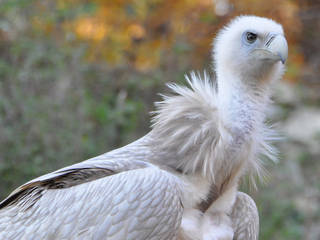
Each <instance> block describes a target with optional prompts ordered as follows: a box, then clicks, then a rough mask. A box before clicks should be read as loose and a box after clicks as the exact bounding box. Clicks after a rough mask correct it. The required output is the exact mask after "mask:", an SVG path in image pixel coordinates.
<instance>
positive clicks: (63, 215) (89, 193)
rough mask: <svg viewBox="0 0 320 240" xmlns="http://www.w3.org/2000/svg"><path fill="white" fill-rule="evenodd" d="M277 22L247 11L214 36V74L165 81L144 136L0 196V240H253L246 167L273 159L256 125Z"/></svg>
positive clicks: (280, 56) (276, 56)
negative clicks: (243, 188) (244, 186)
mask: <svg viewBox="0 0 320 240" xmlns="http://www.w3.org/2000/svg"><path fill="white" fill-rule="evenodd" d="M283 34H284V33H283V30H282V27H281V26H280V25H279V24H277V23H275V22H274V21H272V20H270V19H266V18H260V17H254V16H242V17H238V18H236V19H235V20H233V21H232V22H231V23H230V24H229V25H228V26H227V27H226V28H224V29H223V30H222V31H221V32H220V33H219V34H218V37H217V38H216V41H215V48H214V52H213V56H214V61H215V72H216V76H217V79H216V82H214V81H213V80H211V79H209V76H208V75H207V74H206V73H205V74H204V75H203V77H202V78H203V79H201V76H199V75H196V74H194V73H192V74H191V75H190V76H189V77H187V80H188V84H189V86H188V87H184V86H178V85H170V88H171V90H172V91H173V93H174V94H173V95H172V96H164V100H163V101H162V102H159V103H157V104H156V105H157V106H156V107H157V110H156V116H155V117H154V119H153V127H152V130H151V132H150V133H149V134H147V135H146V136H144V137H143V138H141V139H139V140H137V141H135V142H133V143H131V144H129V145H127V146H125V147H122V148H120V149H116V150H114V151H111V152H108V153H106V154H103V155H101V156H98V157H95V158H92V159H89V160H87V161H84V162H81V163H78V164H75V165H72V166H69V167H66V168H63V169H60V170H58V171H55V172H53V173H49V174H47V175H44V176H41V177H39V178H37V179H34V180H32V181H30V182H28V183H26V184H24V185H22V186H21V187H19V188H18V189H17V190H15V191H14V192H13V193H12V194H11V195H10V196H9V197H8V198H7V199H5V200H4V201H2V202H1V203H0V239H110V240H121V239H139V240H140V239H141V240H143V239H155V240H161V239H163V240H170V239H181V240H183V239H184V240H187V239H193V240H194V239H195V240H197V239H198V240H202V239H203V240H215V239H232V238H235V239H247V240H248V239H249V240H251V239H252V240H253V239H257V237H258V226H259V218H258V215H257V209H256V206H255V204H254V202H253V201H252V199H251V198H250V197H249V196H248V195H246V194H244V193H237V187H238V182H239V179H240V178H241V176H243V175H244V174H246V173H249V174H252V175H256V174H258V175H259V174H260V173H261V166H260V164H259V160H258V157H259V155H260V154H264V155H267V156H268V157H270V158H273V154H274V150H273V149H272V147H271V146H270V145H269V142H270V141H271V140H272V139H273V133H272V131H271V130H270V129H269V127H267V126H266V125H265V124H264V112H265V108H266V106H267V104H268V99H269V88H270V86H271V83H272V81H274V80H277V79H279V78H280V77H281V76H282V74H283V71H284V67H283V63H284V61H285V60H286V58H287V54H288V53H287V51H288V49H287V43H286V40H285V38H284V36H283Z"/></svg>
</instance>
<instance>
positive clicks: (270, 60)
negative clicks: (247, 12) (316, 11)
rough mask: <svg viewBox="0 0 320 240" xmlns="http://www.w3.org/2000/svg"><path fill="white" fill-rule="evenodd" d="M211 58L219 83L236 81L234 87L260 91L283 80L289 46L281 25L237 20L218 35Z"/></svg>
mask: <svg viewBox="0 0 320 240" xmlns="http://www.w3.org/2000/svg"><path fill="white" fill-rule="evenodd" d="M213 57H214V61H215V68H216V73H217V75H218V80H219V79H220V80H221V81H230V80H228V79H230V78H236V79H235V80H234V81H238V82H237V83H239V81H241V83H244V84H245V85H249V86H256V87H262V86H263V85H264V83H269V82H270V81H271V80H273V79H278V78H280V77H281V76H282V74H283V72H284V63H285V61H286V59H287V57H288V45H287V41H286V39H285V37H284V33H283V29H282V26H281V25H280V24H278V23H276V22H275V21H273V20H270V19H267V18H262V17H256V16H240V17H237V18H236V19H234V20H233V21H231V23H230V24H229V25H227V26H226V27H225V28H224V29H223V30H221V31H220V32H219V33H218V36H217V38H216V39H215V42H214V51H213ZM219 75H220V76H219ZM231 76H232V77H231ZM235 76H236V77H235ZM231 81H233V80H231Z"/></svg>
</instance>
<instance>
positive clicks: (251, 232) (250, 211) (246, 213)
mask: <svg viewBox="0 0 320 240" xmlns="http://www.w3.org/2000/svg"><path fill="white" fill-rule="evenodd" d="M231 220H232V225H233V229H234V240H248V239H250V240H258V236H259V214H258V209H257V206H256V204H255V202H254V201H253V199H252V198H251V197H250V196H249V195H247V194H245V193H243V192H238V193H237V198H236V202H235V204H234V206H233V210H232V213H231Z"/></svg>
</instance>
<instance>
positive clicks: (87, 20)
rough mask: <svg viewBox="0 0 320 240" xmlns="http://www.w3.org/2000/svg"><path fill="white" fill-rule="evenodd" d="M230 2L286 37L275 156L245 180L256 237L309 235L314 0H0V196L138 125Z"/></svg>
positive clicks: (196, 54) (115, 141) (318, 166)
mask: <svg viewBox="0 0 320 240" xmlns="http://www.w3.org/2000/svg"><path fill="white" fill-rule="evenodd" d="M239 14H254V15H259V16H265V17H271V18H273V19H275V20H277V21H278V22H280V23H281V24H283V26H284V29H285V32H286V36H287V39H288V42H289V61H288V63H287V73H286V75H285V76H284V80H283V81H281V82H279V83H277V85H276V86H275V97H274V101H275V102H276V104H275V106H273V107H272V108H270V113H269V118H270V121H271V122H277V123H278V124H277V129H279V131H280V132H281V133H282V135H283V136H285V140H284V141H282V142H279V143H277V145H278V147H279V149H280V161H279V163H278V164H269V165H268V166H267V169H269V172H270V177H269V178H268V180H267V181H266V183H265V184H260V186H259V190H258V191H252V190H250V189H248V190H246V191H249V193H250V194H251V195H252V196H253V197H254V199H255V200H256V202H257V205H258V208H259V211H260V218H261V234H260V239H263V240H264V239H275V240H277V239H304V240H319V239H320V108H319V106H320V79H319V76H320V51H319V50H320V44H319V43H320V3H319V1H318V0H304V1H302V0H301V1H298V0H281V1H278V0H268V1H258V0H243V1H235V0H234V1H231V0H214V1H212V0H184V1H182V0H175V1H171V0H131V1H129V0H91V1H89V0H56V1H50V0H0V198H1V199H3V198H4V197H5V196H6V195H7V194H9V193H10V192H11V191H12V190H13V189H14V188H16V187H18V186H19V185H20V184H22V183H24V182H25V181H27V180H30V179H32V178H34V177H36V176H39V175H41V174H44V173H46V172H49V171H53V170H56V169H58V168H60V167H63V166H66V165H69V164H72V163H75V162H79V161H81V160H84V159H87V158H90V157H93V156H96V155H98V154H102V153H104V152H106V151H109V150H111V149H113V148H115V147H119V146H122V145H124V144H127V143H129V142H131V141H133V140H135V139H137V138H139V137H140V136H143V135H144V134H145V133H147V132H148V131H149V129H150V124H149V122H150V114H149V112H150V111H152V110H153V109H154V108H153V102H154V101H156V100H159V99H160V97H159V95H157V93H159V92H165V91H166V89H165V83H166V82H183V75H184V74H185V73H188V72H190V71H191V70H199V71H203V70H204V69H207V70H209V71H210V69H212V65H211V56H210V51H211V45H212V39H213V37H214V36H215V33H216V31H217V29H219V28H220V27H221V26H223V25H224V24H225V23H226V22H228V21H229V20H230V19H231V18H232V17H234V16H236V15H239ZM244 189H247V188H246V187H244Z"/></svg>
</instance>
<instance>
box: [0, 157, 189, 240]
mask: <svg viewBox="0 0 320 240" xmlns="http://www.w3.org/2000/svg"><path fill="white" fill-rule="evenodd" d="M180 198H181V192H180V183H179V180H178V179H177V178H176V177H175V176H173V175H171V174H170V173H168V172H165V171H163V170H161V169H159V168H157V167H155V166H153V165H151V164H148V163H143V162H140V161H136V162H134V161H133V162H132V161H131V162H129V161H125V160H118V161H105V160H104V163H103V162H102V161H101V162H99V161H97V162H94V161H86V162H83V163H80V164H75V165H73V166H70V167H67V168H65V169H62V170H58V171H56V172H54V173H51V174H48V175H45V176H43V177H40V178H37V179H35V180H33V181H31V182H29V183H27V184H25V185H23V186H21V187H20V188H18V189H17V190H16V191H14V192H13V193H12V194H11V195H10V196H9V197H8V198H7V199H5V200H4V201H3V202H1V203H0V239H11V240H13V239H60V240H62V239H108V240H121V239H141V240H142V239H157V240H158V239H163V240H167V239H174V238H175V235H176V233H177V232H178V228H179V225H180V221H181V217H182V210H183V207H182V204H181V199H180Z"/></svg>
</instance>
